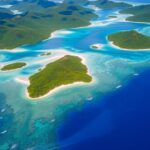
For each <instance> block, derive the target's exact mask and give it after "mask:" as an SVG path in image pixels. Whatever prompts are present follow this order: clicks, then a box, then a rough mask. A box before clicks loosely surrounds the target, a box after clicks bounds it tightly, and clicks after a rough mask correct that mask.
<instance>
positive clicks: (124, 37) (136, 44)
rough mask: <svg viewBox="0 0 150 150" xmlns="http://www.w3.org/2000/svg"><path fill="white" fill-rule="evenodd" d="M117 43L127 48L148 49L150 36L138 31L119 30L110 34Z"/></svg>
mask: <svg viewBox="0 0 150 150" xmlns="http://www.w3.org/2000/svg"><path fill="white" fill-rule="evenodd" d="M108 39H109V40H110V41H112V42H113V43H114V44H115V45H117V46H119V47H121V48H125V49H147V48H150V37H148V36H145V35H143V34H140V33H138V32H137V31H134V30H132V31H126V32H118V33H114V34H111V35H109V36H108Z"/></svg>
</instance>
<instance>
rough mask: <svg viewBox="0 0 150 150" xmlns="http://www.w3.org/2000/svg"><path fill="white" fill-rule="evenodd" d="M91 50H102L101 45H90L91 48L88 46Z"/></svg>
mask: <svg viewBox="0 0 150 150" xmlns="http://www.w3.org/2000/svg"><path fill="white" fill-rule="evenodd" d="M90 47H91V48H92V49H98V50H99V49H100V48H102V47H103V46H102V44H99V43H97V44H92V45H91V46H90Z"/></svg>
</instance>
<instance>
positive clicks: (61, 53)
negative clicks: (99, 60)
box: [15, 49, 96, 101]
mask: <svg viewBox="0 0 150 150" xmlns="http://www.w3.org/2000/svg"><path fill="white" fill-rule="evenodd" d="M57 52H58V53H59V56H58V55H57V56H55V57H54V58H52V59H53V60H52V61H51V62H53V61H56V60H58V59H60V58H62V57H64V56H65V55H73V56H77V57H79V58H80V59H81V63H82V64H84V65H85V66H86V68H87V74H88V75H89V76H91V77H92V81H91V82H88V83H86V82H82V81H77V82H73V83H70V84H66V85H60V86H58V87H56V88H54V89H52V90H50V91H49V92H48V93H47V94H45V95H43V96H40V97H37V98H32V97H30V96H29V92H28V90H27V89H26V91H25V95H26V97H27V98H28V99H30V100H36V101H39V100H40V99H43V98H47V97H49V96H50V95H52V94H54V93H56V92H58V91H60V90H62V89H64V88H69V87H74V86H84V85H91V84H93V83H95V82H96V81H95V79H94V78H93V76H92V75H91V74H92V73H91V72H90V70H89V68H88V65H87V63H86V59H85V58H84V57H83V56H81V55H79V54H76V53H72V52H68V51H66V50H65V49H62V50H58V51H57ZM49 60H51V59H50V58H49ZM38 63H39V61H38ZM45 67H46V64H45V66H44V67H43V68H42V69H44V68H45ZM15 81H16V82H18V83H21V84H24V85H26V86H29V85H30V81H29V79H26V78H15Z"/></svg>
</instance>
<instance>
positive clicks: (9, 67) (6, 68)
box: [1, 62, 26, 71]
mask: <svg viewBox="0 0 150 150" xmlns="http://www.w3.org/2000/svg"><path fill="white" fill-rule="evenodd" d="M24 66H26V63H24V62H16V63H12V64H8V65H6V66H4V67H2V68H1V70H2V71H10V70H15V69H19V68H22V67H24Z"/></svg>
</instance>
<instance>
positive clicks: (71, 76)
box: [27, 55, 92, 98]
mask: <svg viewBox="0 0 150 150" xmlns="http://www.w3.org/2000/svg"><path fill="white" fill-rule="evenodd" d="M81 61H82V60H81V59H80V58H79V57H77V56H71V55H66V56H64V57H62V58H60V59H59V60H56V61H54V62H52V63H49V64H48V65H46V67H45V68H44V69H42V70H40V71H39V72H38V73H36V74H34V75H32V76H31V77H30V78H29V81H30V85H29V87H28V88H27V90H28V94H29V97H30V98H39V97H42V96H44V95H46V94H48V93H49V92H50V91H51V90H53V89H55V88H57V87H59V86H62V85H67V84H72V83H75V82H86V83H88V82H91V80H92V77H91V76H90V75H88V71H87V67H86V66H85V65H84V64H82V62H81Z"/></svg>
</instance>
